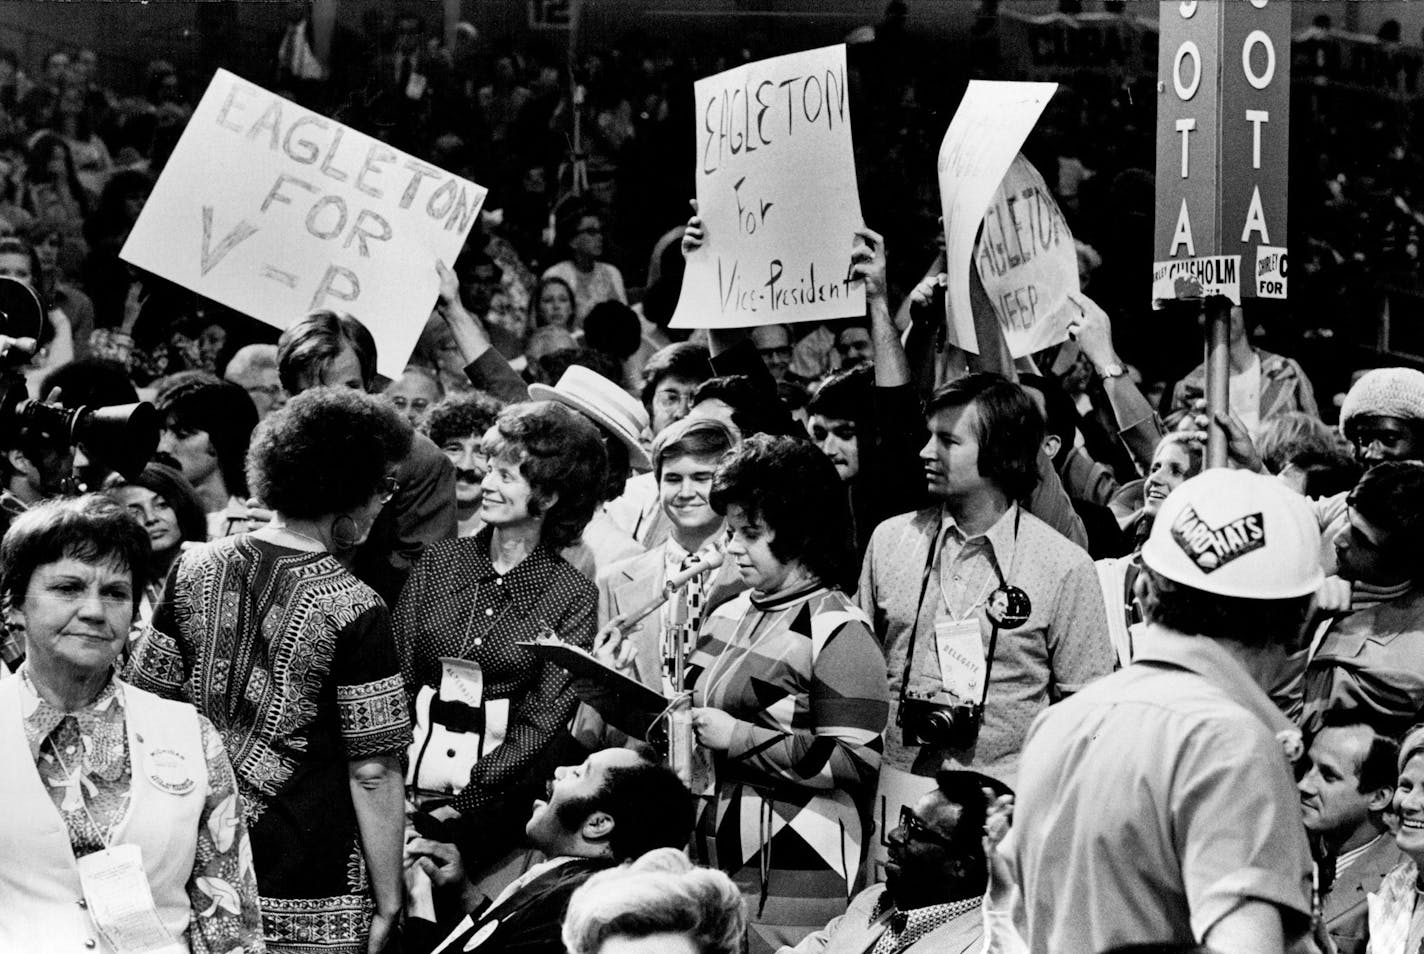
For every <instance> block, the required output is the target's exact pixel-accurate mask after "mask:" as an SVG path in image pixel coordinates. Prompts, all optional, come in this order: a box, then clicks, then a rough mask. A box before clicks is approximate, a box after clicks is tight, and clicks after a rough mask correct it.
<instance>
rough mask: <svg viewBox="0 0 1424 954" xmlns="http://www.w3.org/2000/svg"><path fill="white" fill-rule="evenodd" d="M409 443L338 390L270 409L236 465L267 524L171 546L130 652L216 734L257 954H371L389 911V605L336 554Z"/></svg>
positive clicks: (392, 830)
mask: <svg viewBox="0 0 1424 954" xmlns="http://www.w3.org/2000/svg"><path fill="white" fill-rule="evenodd" d="M411 433H412V432H411V429H410V425H409V424H407V423H406V421H405V419H404V418H403V417H402V416H401V415H400V413H399V412H398V411H396V410H395V408H393V407H391V406H390V405H388V404H386V403H385V402H384V401H381V400H380V399H379V398H376V397H372V396H371V395H367V394H363V393H358V392H356V391H351V390H346V389H343V388H316V389H313V390H310V391H306V392H304V393H302V394H300V395H298V396H297V397H295V398H293V399H292V400H291V402H290V403H289V404H287V406H286V407H285V408H283V409H282V410H280V411H277V412H276V413H274V414H272V415H271V416H269V417H268V418H267V419H266V420H264V421H263V422H262V423H261V424H260V425H259V426H258V428H257V430H256V431H255V432H253V435H252V446H251V448H250V449H249V451H248V455H247V470H248V479H249V481H250V483H251V485H252V490H253V491H254V492H255V493H256V495H257V497H258V498H259V499H261V500H262V501H263V503H264V504H266V505H267V506H268V507H270V508H271V509H272V510H273V511H274V512H275V514H276V516H275V518H274V519H273V521H272V523H271V524H269V525H268V526H266V527H264V528H262V529H260V530H257V531H254V532H252V533H247V534H239V535H237V536H233V537H228V538H226V539H222V540H218V541H215V542H213V543H211V544H206V545H203V546H200V547H196V548H194V549H191V550H189V551H187V552H185V553H184V554H183V555H182V556H181V557H180V558H179V561H178V564H177V565H176V566H175V568H174V570H173V573H172V575H171V576H170V577H169V579H168V584H167V586H166V587H165V592H164V598H163V600H162V601H161V603H160V607H159V611H158V612H157V613H156V614H155V618H154V623H153V630H152V631H150V632H149V633H148V634H146V635H145V636H144V637H143V638H141V639H140V641H139V645H138V648H137V650H136V651H135V654H134V661H133V675H134V682H135V684H136V685H140V686H143V687H146V688H149V689H151V690H152V691H155V692H158V693H160V694H162V695H167V696H170V697H178V698H184V699H188V700H190V701H192V702H193V703H194V705H196V706H197V707H198V710H199V711H200V712H202V713H203V714H204V715H206V716H207V717H208V718H210V719H211V720H212V721H213V724H214V725H216V726H217V728H218V731H219V732H220V733H221V734H222V737H223V741H224V742H225V743H226V745H227V750H228V754H229V755H230V756H231V758H232V762H233V767H234V768H235V769H236V770H237V778H238V787H239V790H240V791H241V793H242V796H243V801H244V806H243V807H244V810H245V814H246V818H247V822H248V826H249V828H250V830H251V833H252V854H253V859H254V861H255V862H256V865H257V871H258V877H257V884H258V887H259V889H260V892H261V896H262V925H263V932H264V934H265V936H266V940H267V949H268V950H269V951H289V952H298V951H299V952H302V954H308V952H313V951H322V952H327V951H330V952H341V954H367V952H376V951H380V950H383V949H384V948H385V945H386V943H387V941H388V940H389V939H390V936H391V933H392V929H393V927H394V924H395V918H396V917H397V915H398V914H399V912H400V905H401V842H402V838H403V834H404V808H405V806H404V786H403V785H402V778H401V771H400V756H401V754H402V753H403V752H404V751H405V748H406V747H407V746H408V745H409V744H410V723H409V716H408V714H407V711H406V697H405V689H404V686H403V685H402V683H401V676H400V663H399V660H398V659H397V657H396V652H395V644H394V642H393V641H392V639H391V630H390V615H389V613H388V612H387V609H386V606H385V604H384V603H383V602H382V601H381V599H380V597H379V596H377V595H376V593H375V591H373V590H372V589H371V588H370V587H368V586H366V584H364V583H362V582H361V581H360V580H358V579H356V577H354V576H353V575H351V573H350V572H349V571H348V570H347V569H346V568H345V567H343V566H342V565H341V564H340V563H339V562H337V560H336V558H335V557H334V556H332V553H333V551H337V550H349V549H351V548H353V547H355V546H356V545H357V544H359V543H360V542H361V541H362V540H363V539H364V538H365V537H366V536H367V535H368V534H369V533H370V530H371V525H372V523H374V522H375V519H376V516H377V514H379V513H380V510H381V507H382V506H383V505H384V504H385V503H386V502H387V501H388V500H390V498H391V496H392V495H393V494H394V493H395V490H396V488H395V481H394V478H393V477H391V476H390V474H391V472H392V471H393V470H394V469H395V463H396V461H398V460H399V459H401V458H402V457H403V456H404V455H405V454H406V453H407V452H408V450H409V448H410V442H411Z"/></svg>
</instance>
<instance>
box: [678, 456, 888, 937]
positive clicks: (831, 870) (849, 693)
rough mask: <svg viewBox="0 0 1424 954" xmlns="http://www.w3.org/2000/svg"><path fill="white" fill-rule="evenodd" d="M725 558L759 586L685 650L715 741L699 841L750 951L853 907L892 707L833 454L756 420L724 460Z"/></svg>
mask: <svg viewBox="0 0 1424 954" xmlns="http://www.w3.org/2000/svg"><path fill="white" fill-rule="evenodd" d="M712 506H713V507H714V508H715V509H716V510H717V512H718V513H722V514H725V515H726V518H727V541H728V542H727V547H726V559H729V560H735V561H736V565H737V570H738V572H739V573H740V575H741V578H742V581H743V582H744V583H746V584H747V585H748V586H749V587H750V588H751V589H750V590H749V591H748V592H745V593H743V594H741V595H740V596H739V597H737V598H736V599H733V600H731V601H730V602H727V603H724V604H723V605H722V606H720V607H718V608H717V609H716V610H715V611H714V612H713V613H712V614H711V616H709V617H708V619H707V621H706V622H704V623H703V625H702V630H701V634H700V639H699V643H698V647H697V649H696V651H695V652H694V653H693V656H692V658H691V660H690V661H689V671H688V684H689V686H690V687H691V688H692V691H693V706H694V708H693V728H694V731H695V732H696V733H697V740H698V742H699V743H700V744H701V745H702V746H703V747H704V748H706V749H709V750H711V751H712V753H713V756H714V763H715V768H716V778H717V785H716V795H715V797H713V798H709V799H705V800H704V802H703V807H702V810H701V812H700V815H699V819H698V825H697V835H696V838H697V849H698V852H699V854H700V855H701V860H703V861H704V862H705V863H706V864H709V865H712V866H715V867H718V868H721V869H722V870H723V871H725V872H727V873H728V874H729V875H731V876H732V878H733V880H734V881H736V882H737V884H738V886H739V887H740V888H741V889H742V891H743V893H744V896H745V897H746V900H747V908H748V914H749V915H750V922H751V923H750V929H749V932H748V936H749V940H750V950H751V952H752V954H760V952H765V951H774V950H776V948H777V947H778V946H780V945H783V944H793V945H794V944H796V943H797V942H798V941H800V940H801V939H802V938H804V937H805V936H806V935H807V934H809V933H810V932H811V931H812V930H815V929H817V928H819V927H823V926H824V925H825V923H826V922H827V921H829V920H830V919H831V918H832V917H835V916H836V915H837V914H843V913H844V912H845V907H846V903H847V900H848V899H849V897H850V895H851V894H852V893H853V891H854V890H855V888H856V881H857V878H858V877H859V874H860V869H861V864H862V861H863V859H864V857H865V851H866V848H867V841H866V839H867V837H868V835H869V832H870V828H869V818H870V813H871V802H872V799H873V796H874V793H875V783H876V780H877V777H878V775H879V770H880V754H881V750H882V738H881V734H882V732H883V731H884V729H885V721H886V718H887V717H888V714H889V698H888V690H887V688H886V680H885V659H884V656H882V655H881V651H880V646H879V644H878V643H876V641H875V638H874V636H873V634H872V633H871V630H870V627H869V625H868V622H867V620H866V619H865V616H864V615H863V614H862V613H861V612H860V610H859V609H857V608H856V606H855V604H854V603H852V602H851V601H850V600H849V599H847V598H846V596H845V594H844V593H843V592H841V591H840V590H839V589H838V588H837V586H838V584H839V583H840V581H841V580H843V579H845V578H846V576H847V572H848V571H849V572H854V567H853V563H854V559H855V556H854V550H853V549H852V547H851V543H850V539H849V536H848V533H847V530H848V528H849V527H850V515H849V512H848V504H847V501H846V496H845V491H844V487H843V485H842V484H841V483H840V480H839V479H838V477H837V476H836V471H835V468H834V467H832V465H831V463H830V460H829V459H828V458H827V457H826V456H825V455H824V454H822V453H821V452H820V451H819V450H817V449H816V447H815V446H813V445H811V444H809V443H807V442H805V441H800V440H795V439H793V438H788V437H768V436H764V435H761V436H756V437H752V438H750V439H748V440H747V441H746V442H745V443H744V444H743V445H742V446H741V448H740V449H738V450H736V451H734V452H732V454H731V456H730V457H728V458H727V459H725V460H724V461H723V463H722V465H721V466H720V467H718V469H717V474H716V476H715V477H714V479H713V483H712Z"/></svg>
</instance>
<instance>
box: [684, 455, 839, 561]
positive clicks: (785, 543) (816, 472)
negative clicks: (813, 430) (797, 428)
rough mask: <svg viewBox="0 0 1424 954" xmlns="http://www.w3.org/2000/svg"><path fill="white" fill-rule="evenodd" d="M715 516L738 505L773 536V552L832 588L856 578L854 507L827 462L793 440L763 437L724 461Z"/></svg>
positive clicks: (715, 485)
mask: <svg viewBox="0 0 1424 954" xmlns="http://www.w3.org/2000/svg"><path fill="white" fill-rule="evenodd" d="M711 503H712V509H714V510H716V511H717V512H718V513H720V514H723V515H725V514H726V513H727V509H728V508H729V507H731V506H733V505H736V506H739V507H741V508H742V509H743V510H744V511H745V512H746V515H747V517H748V518H750V519H753V520H760V521H761V522H762V523H764V524H766V526H767V529H769V530H770V531H771V532H772V538H771V552H772V554H773V555H775V557H776V558H777V559H778V560H780V561H781V562H783V563H790V562H792V561H793V560H794V561H799V562H800V563H801V565H802V566H804V567H805V568H806V569H807V570H809V571H811V572H812V573H814V574H815V575H816V576H817V577H818V578H819V579H820V580H821V582H822V583H825V584H826V585H827V586H839V587H843V586H845V585H847V583H848V582H849V578H850V574H853V573H854V572H855V571H856V569H857V568H856V567H855V565H854V563H855V547H854V545H853V544H852V542H851V538H850V533H849V530H850V524H851V518H850V501H849V498H847V496H846V492H845V485H844V484H842V483H841V479H840V476H839V475H838V474H837V473H836V468H835V465H833V464H832V463H831V461H830V459H829V458H828V457H826V455H825V454H823V453H821V451H820V450H819V449H818V448H817V447H816V446H815V445H814V444H811V443H809V442H807V441H804V440H798V439H796V438H794V437H781V436H772V435H770V434H757V435H754V436H752V437H749V438H747V439H746V440H744V441H743V442H742V445H741V446H740V447H738V448H737V449H736V450H734V451H733V452H732V453H731V454H729V455H728V456H727V457H726V458H724V459H723V461H722V464H721V466H719V467H718V468H717V475H716V476H715V477H713V478H712V497H711Z"/></svg>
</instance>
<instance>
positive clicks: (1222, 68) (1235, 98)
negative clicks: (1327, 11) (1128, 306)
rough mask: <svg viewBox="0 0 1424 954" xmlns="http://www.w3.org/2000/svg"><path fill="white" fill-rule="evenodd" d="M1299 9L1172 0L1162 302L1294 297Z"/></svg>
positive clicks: (1281, 1)
mask: <svg viewBox="0 0 1424 954" xmlns="http://www.w3.org/2000/svg"><path fill="white" fill-rule="evenodd" d="M1290 17H1291V13H1290V4H1289V3H1287V2H1285V0H1223V2H1201V0H1185V2H1182V0H1164V2H1163V3H1162V4H1161V16H1160V24H1161V43H1160V47H1159V50H1158V59H1157V76H1158V82H1157V219H1156V229H1155V233H1154V238H1153V266H1152V297H1153V299H1154V300H1157V301H1160V300H1164V299H1176V298H1200V297H1202V296H1205V295H1225V296H1226V297H1227V298H1229V299H1231V300H1232V301H1233V302H1235V303H1237V304H1240V302H1241V300H1242V299H1243V298H1285V297H1286V271H1287V266H1286V258H1287V255H1286V182H1287V166H1288V161H1287V144H1288V141H1289V138H1290V135H1289V134H1290V127H1289V116H1290V62H1291V48H1290Z"/></svg>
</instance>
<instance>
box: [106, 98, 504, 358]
mask: <svg viewBox="0 0 1424 954" xmlns="http://www.w3.org/2000/svg"><path fill="white" fill-rule="evenodd" d="M485 194H486V190H485V189H484V188H483V187H481V186H478V185H476V184H475V183H473V182H470V181H469V180H467V179H462V178H460V177H458V176H454V175H451V174H450V173H448V172H446V171H444V170H442V169H438V168H436V167H434V166H432V165H429V164H428V163H425V162H421V161H420V160H419V159H416V158H415V157H414V156H410V155H407V154H406V153H403V152H400V151H399V150H397V149H393V148H391V147H390V146H388V145H386V144H385V143H383V142H381V141H379V140H377V139H372V138H371V137H369V136H366V135H364V134H362V133H359V132H357V131H356V130H354V129H351V128H349V127H347V126H343V125H342V124H341V123H338V122H336V121H334V120H331V119H328V118H326V117H325V116H322V115H320V114H318V113H314V112H312V111H311V110H309V109H305V108H303V107H301V106H298V105H297V104H296V103H293V102H291V101H289V100H286V99H283V98H281V97H280V96H277V95H275V94H273V93H270V92H268V91H267V90H265V89H262V88H261V87H259V86H256V85H254V84H252V83H249V82H247V81H246V80H244V79H242V78H240V77H238V76H235V75H233V74H232V73H229V72H227V71H226V70H218V71H217V73H216V74H215V75H214V76H213V80H212V82H211V83H210V84H209V85H208V89H207V92H206V93H204V94H203V99H202V101H201V102H200V103H199V104H198V108H197V109H196V110H194V112H193V117H192V119H190V120H189V121H188V125H187V127H186V128H185V129H184V131H183V135H182V137H181V138H180V139H179V140H178V145H177V147H176V148H175V149H174V150H173V155H172V157H171V158H170V159H169V160H168V163H167V165H165V166H164V168H163V173H162V174H161V175H160V176H159V178H158V182H157V183H156V184H155V186H154V189H153V194H152V195H151V196H150V197H149V199H148V202H147V204H146V205H145V206H144V209H143V213H142V214H141V215H140V216H139V219H138V222H137V223H135V225H134V228H133V231H132V232H131V233H130V235H129V239H128V242H127V243H125V245H124V249H123V251H122V252H121V253H120V257H121V258H123V259H124V260H125V261H127V262H130V263H132V264H134V265H136V266H138V267H139V268H142V269H146V270H148V271H150V272H153V273H154V274H157V275H160V276H162V277H164V278H167V279H169V280H171V281H174V282H177V283H178V284H179V285H182V286H183V287H185V288H188V289H191V290H192V291H195V292H197V293H198V294H200V295H204V296H206V297H208V298H211V299H214V300H215V301H219V302H221V303H222V304H224V305H227V306H228V307H230V308H234V309H236V310H238V311H240V312H244V313H245V314H248V315H251V316H252V317H254V318H257V319H259V320H260V321H263V322H265V323H267V324H269V325H273V326H275V327H277V328H285V327H287V326H288V325H289V324H291V323H292V322H294V321H296V320H297V319H299V318H301V317H302V316H303V315H305V314H307V313H308V312H310V311H314V310H317V309H321V308H329V309H332V310H334V311H345V312H350V313H351V314H352V315H354V316H355V317H356V318H357V319H359V320H360V321H361V323H362V324H364V325H365V326H366V327H367V328H368V329H370V331H371V334H372V335H373V336H374V337H375V339H376V346H377V351H378V355H379V359H380V371H381V373H382V374H385V375H387V376H390V377H397V376H399V375H400V373H401V370H402V369H403V368H404V367H405V364H406V359H407V358H408V357H409V356H410V353H411V351H412V350H413V349H414V347H415V342H416V339H417V338H419V336H420V332H421V329H422V328H423V327H424V326H425V322H426V319H427V318H428V317H429V315H430V310H431V308H432V307H433V306H434V304H435V300H436V297H437V295H438V293H439V286H440V281H439V278H438V276H437V275H436V271H435V260H436V259H437V258H439V259H443V260H444V261H445V262H446V264H453V263H454V261H455V256H456V255H457V254H458V253H459V251H460V248H461V246H462V245H463V244H464V241H465V236H466V235H468V234H469V231H470V227H471V226H472V225H473V224H474V222H475V219H476V218H477V217H478V216H479V214H480V206H481V205H482V204H483V203H484V199H485Z"/></svg>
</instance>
